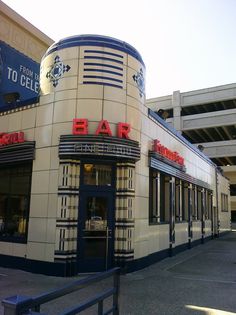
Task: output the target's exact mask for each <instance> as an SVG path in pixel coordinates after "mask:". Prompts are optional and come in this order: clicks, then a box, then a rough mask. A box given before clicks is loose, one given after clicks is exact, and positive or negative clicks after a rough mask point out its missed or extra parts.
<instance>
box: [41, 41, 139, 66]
mask: <svg viewBox="0 0 236 315" xmlns="http://www.w3.org/2000/svg"><path fill="white" fill-rule="evenodd" d="M78 46H95V47H108V48H111V49H115V50H119V51H122V52H125V53H127V54H129V55H130V56H132V57H134V58H135V59H137V60H138V61H139V62H140V63H141V64H142V65H143V66H144V67H145V64H144V62H143V60H142V57H141V55H140V54H139V52H138V51H137V50H136V49H135V48H134V47H132V46H131V45H129V44H128V43H126V42H123V41H121V40H118V39H115V38H112V37H108V36H100V35H77V36H71V37H67V38H64V39H62V40H60V41H58V42H57V43H55V44H53V45H52V46H51V47H49V49H48V50H47V52H46V53H45V55H44V58H45V57H46V56H48V55H50V54H51V53H53V52H56V51H59V50H61V49H65V48H69V47H78Z"/></svg>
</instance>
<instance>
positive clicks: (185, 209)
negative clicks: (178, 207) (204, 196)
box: [182, 182, 189, 221]
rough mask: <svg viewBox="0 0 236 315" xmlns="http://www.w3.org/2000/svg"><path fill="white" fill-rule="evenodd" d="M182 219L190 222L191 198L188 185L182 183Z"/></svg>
mask: <svg viewBox="0 0 236 315" xmlns="http://www.w3.org/2000/svg"><path fill="white" fill-rule="evenodd" d="M182 200H183V202H182V219H183V221H188V218H189V214H188V210H189V196H188V183H187V182H182Z"/></svg>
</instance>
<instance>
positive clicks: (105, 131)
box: [72, 118, 131, 139]
mask: <svg viewBox="0 0 236 315" xmlns="http://www.w3.org/2000/svg"><path fill="white" fill-rule="evenodd" d="M130 130H131V128H130V124H127V123H122V122H119V123H118V124H117V130H116V136H117V137H118V138H124V139H129V133H130ZM88 132H89V130H88V119H85V118H74V119H73V127H72V134H73V135H88ZM95 135H96V136H99V135H103V136H110V137H112V136H113V134H112V131H111V128H110V125H109V122H108V121H107V120H101V121H100V122H99V123H98V127H97V129H96V131H95Z"/></svg>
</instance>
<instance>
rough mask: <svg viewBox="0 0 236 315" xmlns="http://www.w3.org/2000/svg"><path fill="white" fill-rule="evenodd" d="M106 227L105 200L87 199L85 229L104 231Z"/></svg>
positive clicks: (100, 198)
mask: <svg viewBox="0 0 236 315" xmlns="http://www.w3.org/2000/svg"><path fill="white" fill-rule="evenodd" d="M106 227H107V198H105V197H88V198H87V203H86V215H85V229H86V230H90V231H91V230H92V231H94V230H96V231H97V230H106Z"/></svg>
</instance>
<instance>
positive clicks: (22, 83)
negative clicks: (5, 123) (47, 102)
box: [0, 41, 40, 110]
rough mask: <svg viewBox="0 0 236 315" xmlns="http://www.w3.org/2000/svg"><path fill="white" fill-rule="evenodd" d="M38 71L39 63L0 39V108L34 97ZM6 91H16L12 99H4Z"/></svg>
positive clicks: (37, 89) (37, 84)
mask: <svg viewBox="0 0 236 315" xmlns="http://www.w3.org/2000/svg"><path fill="white" fill-rule="evenodd" d="M39 71H40V64H39V63H37V62H35V61H33V60H32V59H30V58H29V57H27V56H25V55H23V54H22V53H20V52H19V51H17V50H16V49H14V48H12V47H10V46H9V45H7V44H5V43H4V42H2V41H0V110H1V109H3V108H6V106H7V107H8V106H9V108H12V107H17V106H20V105H21V103H22V102H24V101H27V100H29V99H33V98H36V97H37V96H38V94H39ZM8 93H16V94H15V100H14V101H12V100H9V99H8V100H7V99H6V94H8ZM4 96H5V97H4ZM13 103H14V104H13Z"/></svg>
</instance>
